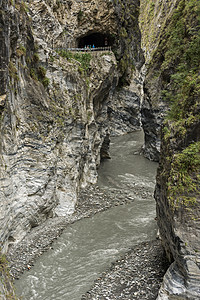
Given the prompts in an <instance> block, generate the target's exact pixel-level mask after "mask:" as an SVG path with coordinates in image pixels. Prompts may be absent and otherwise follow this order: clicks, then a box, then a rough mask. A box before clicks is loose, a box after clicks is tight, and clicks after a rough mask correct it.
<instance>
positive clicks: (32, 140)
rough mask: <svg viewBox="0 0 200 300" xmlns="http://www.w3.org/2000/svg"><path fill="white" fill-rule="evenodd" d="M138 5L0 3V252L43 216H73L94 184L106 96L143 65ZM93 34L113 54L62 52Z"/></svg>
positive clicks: (110, 96)
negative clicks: (84, 190)
mask: <svg viewBox="0 0 200 300" xmlns="http://www.w3.org/2000/svg"><path fill="white" fill-rule="evenodd" d="M138 4H139V2H138V1H135V2H134V3H132V4H131V5H130V6H129V5H128V3H127V2H126V1H125V2H124V1H122V2H120V3H115V2H114V3H113V2H112V1H108V0H107V1H95V0H93V1H81V2H80V1H56V0H55V1H48V0H44V1H38V0H34V1H1V2H0V5H1V11H0V21H1V28H2V30H1V31H0V39H1V45H2V47H1V49H0V51H1V55H0V57H1V67H2V68H1V79H2V80H1V96H0V114H1V123H0V126H1V127H0V128H1V141H0V149H1V155H0V161H1V165H0V175H1V189H0V193H1V206H0V212H1V213H0V239H1V245H2V247H3V249H4V251H7V249H8V247H9V246H12V244H13V243H17V242H18V241H20V240H21V239H22V238H23V237H24V236H25V234H26V233H27V232H29V231H30V230H31V228H33V227H36V226H38V225H39V224H41V223H42V222H44V221H45V220H46V219H47V218H49V217H53V216H64V215H67V214H71V213H73V211H74V208H75V204H76V199H77V193H78V191H79V188H80V187H81V186H85V185H86V184H87V183H94V182H96V179H97V173H96V167H97V166H98V165H99V162H100V153H103V151H101V148H102V145H103V144H104V139H106V140H107V138H108V136H109V126H108V117H107V107H108V103H109V101H110V99H114V98H113V94H114V90H115V87H116V86H117V85H118V82H119V83H120V86H121V85H122V84H123V83H128V82H130V80H131V74H132V72H133V69H134V66H136V68H140V66H141V64H142V57H143V56H142V54H141V51H140V45H139V43H138V42H137V43H136V40H138V41H139V40H140V32H139V27H138V21H137V17H138V13H139V11H138ZM130 12H131V13H130ZM96 34H97V35H98V37H100V39H101V40H102V43H103V42H104V39H107V42H108V44H109V45H112V47H113V49H114V53H115V55H114V54H113V52H104V53H100V52H93V53H89V52H87V53H75V52H68V51H67V48H71V47H80V45H81V43H84V42H86V41H92V40H91V36H92V39H93V40H94V43H95V42H96V40H95V35H96ZM129 35H130V38H129V39H127V36H129ZM130 62H132V63H131V64H130ZM122 93H125V92H122ZM126 93H128V94H130V96H131V95H132V94H131V93H132V92H129V91H126ZM135 99H136V102H138V101H139V100H138V96H137V95H135ZM129 102H130V101H129ZM136 113H137V114H138V112H136ZM132 123H134V122H133V121H132ZM136 123H137V124H134V126H138V122H136ZM102 155H103V154H102Z"/></svg>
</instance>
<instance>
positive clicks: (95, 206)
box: [8, 185, 167, 300]
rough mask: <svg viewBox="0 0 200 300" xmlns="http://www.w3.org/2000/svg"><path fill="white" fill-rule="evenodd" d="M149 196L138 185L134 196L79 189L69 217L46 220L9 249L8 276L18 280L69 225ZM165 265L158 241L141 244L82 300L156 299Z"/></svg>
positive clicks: (99, 280) (120, 192)
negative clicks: (9, 274) (76, 200)
mask: <svg viewBox="0 0 200 300" xmlns="http://www.w3.org/2000/svg"><path fill="white" fill-rule="evenodd" d="M149 196H150V197H152V191H150V190H149V189H148V188H145V187H137V186H136V187H135V193H134V197H133V195H130V194H129V192H128V191H126V190H123V192H122V191H120V190H118V191H116V189H115V190H112V189H110V190H104V189H102V188H99V187H98V186H97V185H91V186H89V187H87V188H86V189H83V190H81V192H80V195H79V201H78V204H77V206H76V210H75V212H74V214H73V215H72V216H70V217H68V218H64V217H62V218H53V219H48V220H47V221H46V222H45V223H43V224H42V225H40V226H38V227H36V228H33V229H32V230H31V232H30V233H29V234H28V235H27V236H26V237H25V238H24V239H23V240H22V241H21V242H20V243H19V244H17V245H16V246H13V247H12V248H10V250H9V253H8V261H9V263H10V270H11V271H10V273H11V276H12V277H13V279H18V278H19V277H20V274H22V273H23V272H24V271H25V270H29V269H30V268H31V267H32V266H33V265H34V261H35V260H36V259H37V257H39V256H40V255H42V253H44V252H45V251H47V250H48V249H49V248H51V245H52V243H53V241H54V240H55V239H57V238H58V237H59V236H60V235H61V233H62V231H63V230H64V229H65V228H66V227H67V226H68V225H69V224H72V223H74V222H77V221H78V220H80V219H82V218H89V217H91V216H92V215H94V214H96V213H99V212H101V211H104V210H107V209H109V208H111V207H114V206H118V205H126V204H128V203H130V202H132V201H134V200H135V198H136V197H142V198H146V197H149ZM166 266H167V262H166V260H165V258H164V253H163V249H162V246H161V244H160V241H159V240H156V241H151V242H145V243H142V244H140V245H138V246H136V247H134V248H133V249H131V250H130V251H129V252H128V253H127V254H125V256H124V257H122V258H121V259H120V260H118V261H117V262H115V263H113V264H112V266H111V268H109V269H108V270H107V271H106V272H105V273H104V274H102V276H101V278H99V279H98V280H97V281H96V282H95V283H94V286H93V288H92V289H91V290H90V291H89V292H88V293H87V294H85V295H83V297H82V299H83V300H86V299H101V300H103V299H110V300H114V299H140V300H143V299H149V300H150V299H156V295H157V292H158V289H159V286H160V283H161V281H162V277H163V275H164V273H165V271H166ZM61 300H62V299H61Z"/></svg>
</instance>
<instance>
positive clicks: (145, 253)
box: [82, 240, 168, 300]
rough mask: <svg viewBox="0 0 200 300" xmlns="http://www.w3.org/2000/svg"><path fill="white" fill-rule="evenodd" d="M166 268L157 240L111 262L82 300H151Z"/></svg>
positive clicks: (162, 252)
mask: <svg viewBox="0 0 200 300" xmlns="http://www.w3.org/2000/svg"><path fill="white" fill-rule="evenodd" d="M167 267H168V262H167V260H166V257H165V255H164V251H163V248H162V246H161V243H160V241H159V240H155V241H150V242H144V243H141V244H139V245H137V246H135V247H134V248H132V249H131V250H130V251H129V252H127V253H126V254H125V256H122V258H121V259H119V260H117V261H116V262H115V263H113V264H112V266H111V267H110V268H109V269H108V270H107V271H106V272H104V273H103V274H102V276H101V277H100V278H98V279H97V280H96V281H95V283H94V286H93V287H92V288H91V290H90V291H88V292H87V293H86V294H85V295H83V296H82V300H88V299H93V300H100V299H101V300H103V299H105V300H107V299H112V300H114V299H129V300H130V299H138V300H141V299H143V300H144V299H148V300H154V299H156V297H157V294H158V290H159V288H160V284H161V282H162V278H163V276H164V273H165V271H166V269H167Z"/></svg>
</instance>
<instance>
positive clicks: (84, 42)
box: [78, 32, 113, 48]
mask: <svg viewBox="0 0 200 300" xmlns="http://www.w3.org/2000/svg"><path fill="white" fill-rule="evenodd" d="M90 45H91V46H93V45H94V46H95V48H97V47H109V46H112V45H113V39H112V38H111V37H110V36H109V35H107V34H102V33H99V32H96V33H91V34H89V35H86V36H84V37H81V38H80V39H79V41H78V48H84V47H85V46H86V47H87V46H90Z"/></svg>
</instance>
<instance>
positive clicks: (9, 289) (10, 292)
mask: <svg viewBox="0 0 200 300" xmlns="http://www.w3.org/2000/svg"><path fill="white" fill-rule="evenodd" d="M0 280H1V283H2V285H3V287H4V293H5V297H6V299H10V300H18V298H17V296H16V295H15V293H14V288H13V285H12V281H11V278H10V273H9V268H8V262H7V259H6V256H5V255H4V254H2V253H1V249H0ZM0 298H1V293H0Z"/></svg>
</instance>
